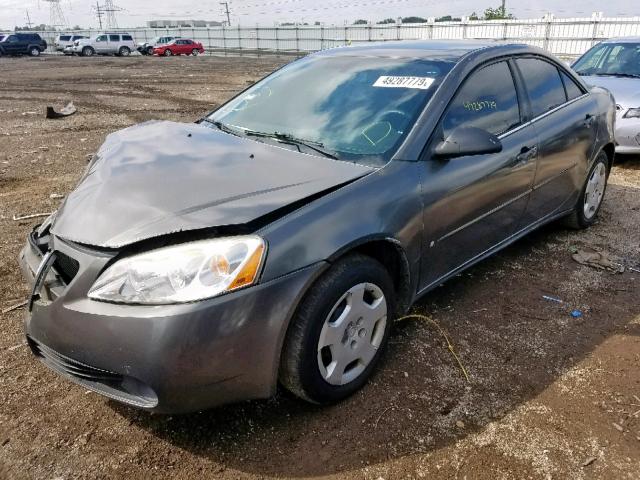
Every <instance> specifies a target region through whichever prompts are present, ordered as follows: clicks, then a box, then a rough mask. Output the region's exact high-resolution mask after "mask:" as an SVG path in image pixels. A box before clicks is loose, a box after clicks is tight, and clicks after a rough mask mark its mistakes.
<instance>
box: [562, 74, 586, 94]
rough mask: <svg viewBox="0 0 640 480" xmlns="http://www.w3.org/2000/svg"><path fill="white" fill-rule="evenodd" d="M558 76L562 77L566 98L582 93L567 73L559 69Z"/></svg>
mask: <svg viewBox="0 0 640 480" xmlns="http://www.w3.org/2000/svg"><path fill="white" fill-rule="evenodd" d="M560 77H562V83H564V89H565V91H566V92H567V100H573V99H574V98H578V97H579V96H581V95H582V94H583V93H584V92H583V91H582V89H581V88H580V87H579V86H578V85H577V84H576V82H575V81H574V80H573V78H571V77H570V76H569V75H567V74H566V73H564V72H562V71H561V72H560Z"/></svg>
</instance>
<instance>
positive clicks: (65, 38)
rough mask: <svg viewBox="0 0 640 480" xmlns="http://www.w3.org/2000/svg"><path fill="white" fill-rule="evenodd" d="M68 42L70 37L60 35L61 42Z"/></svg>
mask: <svg viewBox="0 0 640 480" xmlns="http://www.w3.org/2000/svg"><path fill="white" fill-rule="evenodd" d="M69 40H71V37H70V36H69V35H60V41H61V42H68V41H69Z"/></svg>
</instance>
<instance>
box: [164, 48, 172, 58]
mask: <svg viewBox="0 0 640 480" xmlns="http://www.w3.org/2000/svg"><path fill="white" fill-rule="evenodd" d="M171 55H173V52H172V51H171V50H169V49H168V48H167V49H166V50H165V51H164V56H165V57H170V56H171Z"/></svg>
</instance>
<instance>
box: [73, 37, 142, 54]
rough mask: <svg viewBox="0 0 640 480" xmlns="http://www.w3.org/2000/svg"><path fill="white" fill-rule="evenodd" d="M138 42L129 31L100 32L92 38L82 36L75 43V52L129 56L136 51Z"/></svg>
mask: <svg viewBox="0 0 640 480" xmlns="http://www.w3.org/2000/svg"><path fill="white" fill-rule="evenodd" d="M135 49H136V42H134V40H133V37H132V36H131V35H130V34H128V33H110V32H106V33H100V34H98V35H95V36H93V37H91V38H81V39H80V40H76V41H75V42H74V43H73V49H72V50H73V53H75V54H77V55H82V56H84V57H90V56H92V55H96V54H97V55H119V56H121V57H128V56H129V55H131V52H133V51H135Z"/></svg>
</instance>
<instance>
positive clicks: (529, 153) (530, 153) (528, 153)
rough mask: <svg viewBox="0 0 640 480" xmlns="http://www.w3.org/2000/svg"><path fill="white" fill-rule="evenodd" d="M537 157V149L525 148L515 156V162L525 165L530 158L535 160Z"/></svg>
mask: <svg viewBox="0 0 640 480" xmlns="http://www.w3.org/2000/svg"><path fill="white" fill-rule="evenodd" d="M536 155H538V147H537V146H535V145H534V146H533V147H529V146H525V147H522V149H520V153H519V154H518V155H517V156H516V161H517V162H518V163H527V162H528V161H529V160H531V159H532V158H535V157H536Z"/></svg>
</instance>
